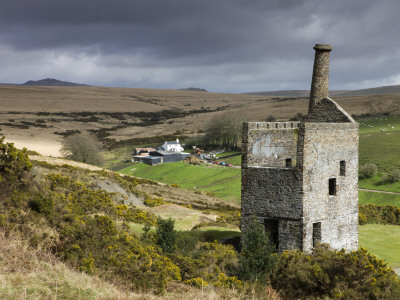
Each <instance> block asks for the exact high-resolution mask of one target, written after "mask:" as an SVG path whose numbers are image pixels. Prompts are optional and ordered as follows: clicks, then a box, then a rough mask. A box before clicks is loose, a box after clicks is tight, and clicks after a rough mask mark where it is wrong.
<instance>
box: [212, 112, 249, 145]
mask: <svg viewBox="0 0 400 300" xmlns="http://www.w3.org/2000/svg"><path fill="white" fill-rule="evenodd" d="M246 120H247V116H246V114H243V113H240V112H237V111H235V112H225V113H223V114H221V115H217V116H215V117H214V118H212V119H211V120H210V122H209V123H208V126H207V128H206V136H205V141H206V143H208V144H211V145H219V146H223V147H227V148H237V147H238V146H239V142H240V139H241V137H242V127H243V122H244V121H246Z"/></svg>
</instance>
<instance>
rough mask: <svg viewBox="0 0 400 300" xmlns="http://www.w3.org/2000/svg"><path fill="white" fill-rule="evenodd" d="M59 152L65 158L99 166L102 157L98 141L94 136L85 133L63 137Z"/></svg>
mask: <svg viewBox="0 0 400 300" xmlns="http://www.w3.org/2000/svg"><path fill="white" fill-rule="evenodd" d="M61 153H62V154H63V155H64V157H65V158H67V159H70V160H74V161H79V162H83V163H87V164H92V165H96V166H100V165H102V164H103V158H102V156H101V154H100V143H99V142H98V141H97V140H96V138H95V137H93V136H91V135H85V134H73V135H70V136H67V137H66V138H65V139H64V143H63V146H62V148H61Z"/></svg>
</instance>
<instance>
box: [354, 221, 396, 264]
mask: <svg viewBox="0 0 400 300" xmlns="http://www.w3.org/2000/svg"><path fill="white" fill-rule="evenodd" d="M399 236H400V226H394V225H380V224H367V225H363V226H360V227H359V242H360V247H363V248H366V249H367V250H368V251H370V252H371V253H373V254H375V255H376V256H377V257H378V258H381V259H385V260H386V261H387V262H388V263H389V265H390V266H391V267H392V268H400V252H399V249H400V239H399Z"/></svg>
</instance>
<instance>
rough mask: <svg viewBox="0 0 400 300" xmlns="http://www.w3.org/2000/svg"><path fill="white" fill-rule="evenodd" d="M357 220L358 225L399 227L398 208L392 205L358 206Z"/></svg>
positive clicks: (399, 210)
mask: <svg viewBox="0 0 400 300" xmlns="http://www.w3.org/2000/svg"><path fill="white" fill-rule="evenodd" d="M358 220H359V223H360V225H364V224H370V223H378V224H390V225H400V208H398V207H397V206H393V205H384V206H380V205H374V204H366V205H360V206H359V212H358Z"/></svg>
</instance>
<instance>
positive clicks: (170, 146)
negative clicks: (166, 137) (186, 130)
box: [161, 139, 184, 152]
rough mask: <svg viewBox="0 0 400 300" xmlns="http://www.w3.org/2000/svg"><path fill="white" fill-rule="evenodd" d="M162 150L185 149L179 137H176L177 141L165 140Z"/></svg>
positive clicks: (175, 150)
mask: <svg viewBox="0 0 400 300" xmlns="http://www.w3.org/2000/svg"><path fill="white" fill-rule="evenodd" d="M161 148H162V150H164V151H172V152H182V151H183V150H184V149H183V147H182V146H181V144H180V143H179V139H176V141H172V142H165V143H164V144H163V145H162V146H161Z"/></svg>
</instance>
